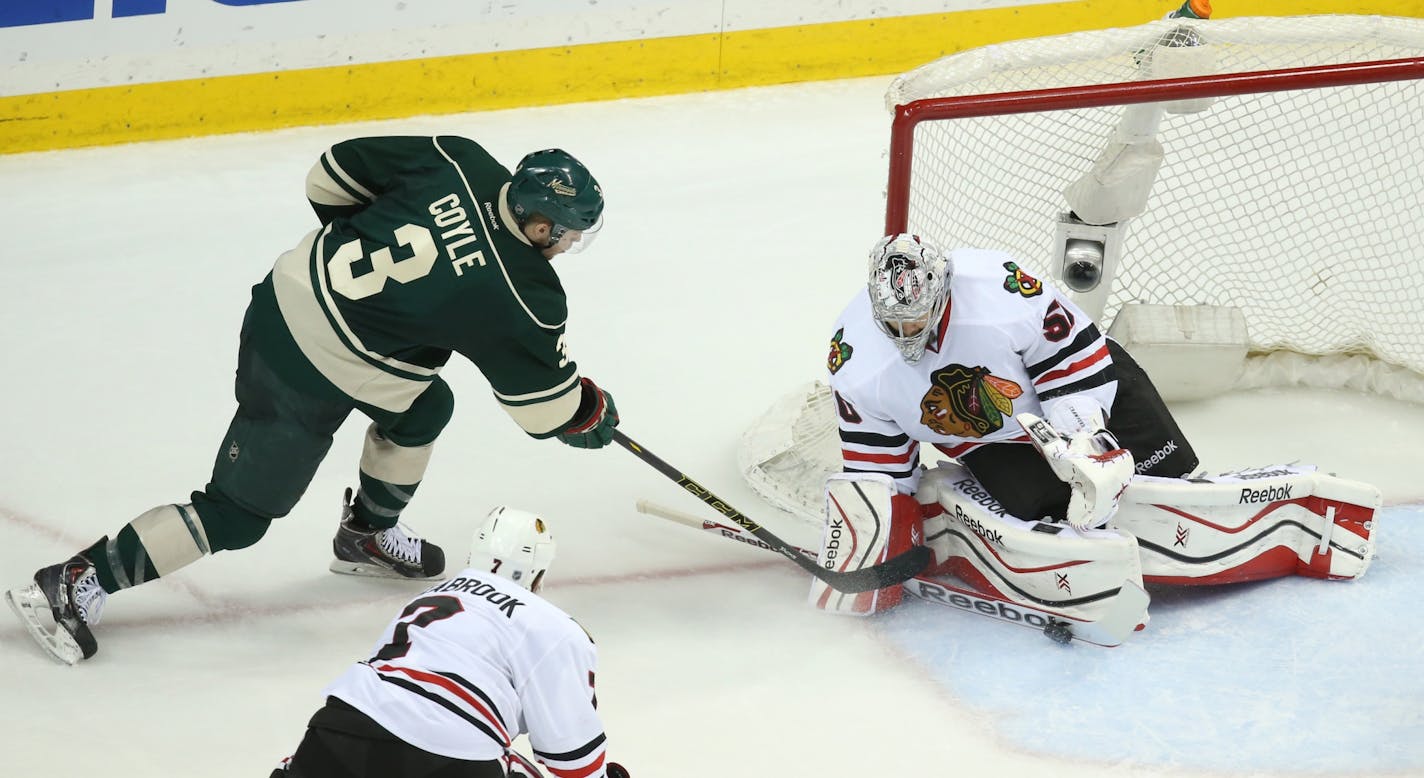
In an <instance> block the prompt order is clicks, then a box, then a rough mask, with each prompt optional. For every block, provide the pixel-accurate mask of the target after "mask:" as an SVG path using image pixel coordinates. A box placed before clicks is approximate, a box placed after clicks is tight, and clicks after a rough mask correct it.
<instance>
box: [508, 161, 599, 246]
mask: <svg viewBox="0 0 1424 778" xmlns="http://www.w3.org/2000/svg"><path fill="white" fill-rule="evenodd" d="M505 197H506V198H507V200H508V203H509V210H510V212H511V213H513V214H514V218H515V221H517V222H518V223H519V225H520V226H521V227H522V226H524V223H525V222H527V221H528V220H529V219H530V217H533V216H542V217H544V218H545V219H548V220H549V221H551V222H553V223H554V224H553V228H552V230H551V232H550V233H549V243H548V245H546V246H541V247H540V248H550V247H552V246H555V245H557V244H558V243H559V241H561V240H564V239H565V237H566V236H567V234H568V233H569V232H571V231H572V232H574V233H576V235H575V236H573V239H572V240H571V242H570V245H569V247H568V248H567V249H566V251H567V252H568V253H570V254H574V253H577V252H579V251H582V250H583V249H585V248H587V247H588V245H589V244H590V243H592V242H593V237H594V235H596V234H597V233H598V231H599V229H600V228H602V227H603V188H602V187H600V186H599V185H598V182H597V181H596V180H594V178H593V174H592V173H590V172H588V168H586V167H584V166H583V163H582V162H579V161H578V160H577V159H574V157H573V155H572V154H570V153H568V152H567V151H564V150H563V149H544V150H543V151H535V152H533V153H531V154H527V155H525V157H524V159H521V160H519V167H517V168H515V170H514V177H513V178H511V179H510V182H509V190H508V193H507V194H506V195H505Z"/></svg>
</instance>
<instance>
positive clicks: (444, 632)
mask: <svg viewBox="0 0 1424 778" xmlns="http://www.w3.org/2000/svg"><path fill="white" fill-rule="evenodd" d="M554 550H555V546H554V539H553V535H552V534H551V533H550V531H549V528H548V524H547V523H546V522H545V521H544V519H542V518H540V517H538V516H535V515H533V514H531V513H528V512H525V511H520V510H514V509H510V508H505V507H500V508H496V509H495V510H494V511H492V512H491V513H490V515H489V518H488V519H487V520H486V522H485V524H484V525H483V526H482V527H481V528H480V529H479V530H478V532H477V533H476V535H475V542H474V545H473V549H472V551H471V555H470V565H469V567H468V568H466V569H465V570H462V571H460V572H459V573H458V574H456V576H455V577H454V578H452V579H450V580H449V581H446V582H444V583H440V584H437V585H435V586H432V587H430V588H429V589H426V590H425V591H424V592H423V593H421V594H420V595H419V596H417V597H415V598H414V599H412V600H411V601H410V602H408V603H407V604H406V605H405V607H404V608H403V609H402V610H401V612H400V614H399V615H398V616H397V617H396V618H395V620H394V621H392V622H391V623H390V625H389V626H387V627H386V630H385V632H384V633H383V634H382V635H381V637H380V639H379V640H378V641H377V643H376V646H375V649H374V650H373V652H372V654H371V657H370V658H369V659H366V660H363V661H361V662H357V663H356V664H354V665H352V666H351V667H349V668H347V670H346V672H345V673H343V674H342V675H341V676H340V677H338V678H337V679H336V680H335V681H333V682H332V683H331V684H330V685H328V686H327V687H326V689H325V692H326V694H327V701H326V705H325V706H324V707H323V708H321V709H320V710H319V711H317V713H316V715H315V716H313V717H312V719H311V722H310V723H309V724H308V728H307V733H306V736H305V737H304V738H303V740H302V742H301V745H300V746H298V748H297V751H296V753H295V754H293V755H292V756H291V757H290V758H289V759H288V760H286V761H285V762H284V764H283V766H282V767H281V768H279V769H278V770H277V771H275V772H273V774H272V775H273V778H284V777H285V778H294V777H297V776H306V777H308V778H316V777H318V776H321V777H325V776H352V777H353V778H366V777H368V776H369V778H376V777H377V776H389V777H390V778H397V777H399V776H408V777H410V778H415V777H417V776H432V777H434V776H440V777H441V778H444V777H445V776H448V777H449V778H457V777H468V778H503V777H504V776H505V775H511V776H519V775H529V776H538V775H539V772H538V769H537V768H536V767H534V766H533V765H532V764H530V763H529V762H528V761H527V760H525V759H524V758H523V757H521V756H520V755H519V754H517V753H516V752H515V751H514V748H513V741H514V739H515V738H516V737H518V736H519V735H521V734H524V733H528V735H529V743H530V746H531V748H532V749H533V751H534V756H535V758H536V759H537V760H538V761H540V762H542V763H543V764H544V765H545V767H546V768H547V769H548V771H549V773H550V775H552V776H555V777H556V778H600V776H609V778H620V776H621V777H622V778H626V776H627V775H628V773H627V771H626V770H624V769H623V768H622V767H620V766H619V765H617V764H616V763H611V762H607V761H606V755H605V748H604V732H603V724H602V723H601V721H600V720H599V716H598V711H597V699H596V697H595V695H594V672H595V669H596V664H597V651H596V649H595V647H594V644H593V639H592V638H591V637H589V635H588V633H586V632H585V631H584V630H583V628H582V627H581V626H579V624H578V622H576V621H574V620H573V619H572V618H570V617H569V615H568V614H566V613H564V612H563V611H562V610H560V609H559V608H558V607H557V606H555V605H553V604H552V603H550V602H549V601H547V600H545V599H544V598H542V597H540V596H539V595H538V594H537V593H536V592H537V591H538V590H539V588H540V585H541V584H542V583H543V579H544V575H545V573H546V572H547V570H548V567H549V563H550V561H551V560H552V559H553V557H554Z"/></svg>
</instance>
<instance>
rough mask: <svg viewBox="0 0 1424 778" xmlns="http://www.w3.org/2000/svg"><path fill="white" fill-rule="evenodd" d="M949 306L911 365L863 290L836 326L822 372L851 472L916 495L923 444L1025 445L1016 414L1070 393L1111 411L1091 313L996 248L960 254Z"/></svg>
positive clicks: (1045, 407) (1047, 407)
mask: <svg viewBox="0 0 1424 778" xmlns="http://www.w3.org/2000/svg"><path fill="white" fill-rule="evenodd" d="M948 256H949V258H950V260H951V262H952V263H953V268H954V271H953V275H952V277H951V279H950V292H949V304H948V305H947V306H946V308H945V311H944V315H943V316H942V317H941V319H940V321H939V322H938V323H937V325H936V328H935V330H934V332H933V333H932V334H931V336H930V340H929V344H928V346H927V348H926V349H925V354H924V356H923V357H921V358H920V360H919V361H918V362H916V363H914V364H910V363H907V362H905V361H904V359H902V358H901V356H900V353H899V352H898V351H897V350H896V348H895V347H894V345H893V344H892V343H891V341H890V339H889V338H887V337H886V336H885V335H884V334H883V333H882V332H881V331H880V330H879V328H878V327H877V326H876V323H875V321H874V320H873V318H872V315H871V309H870V300H869V295H868V294H867V293H866V292H865V291H862V292H860V293H859V294H857V295H856V297H855V299H854V300H852V301H851V303H850V305H849V306H847V307H846V309H845V311H844V312H843V313H842V314H841V317H840V319H839V320H838V321H837V323H836V330H835V335H834V336H833V337H832V339H831V344H830V354H829V356H828V358H827V364H826V367H827V369H828V370H829V371H830V379H829V380H830V387H831V390H832V391H833V393H834V394H833V399H834V401H835V404H836V414H837V416H838V419H839V422H838V423H839V425H840V437H841V454H842V458H843V459H844V462H845V469H846V470H847V471H850V472H875V473H886V474H888V475H890V476H891V477H892V478H894V479H895V483H896V488H897V489H898V490H899V491H901V492H907V493H913V492H914V490H915V488H916V484H917V480H918V478H919V473H918V469H917V465H918V464H919V444H920V443H922V442H923V443H930V444H932V445H934V446H935V447H936V448H938V449H939V450H940V451H941V452H943V453H944V454H945V455H947V456H950V457H956V458H957V457H960V456H962V455H964V454H967V453H969V452H971V451H973V450H974V449H976V448H978V447H980V446H982V445H984V444H986V443H1002V442H1021V443H1025V444H1027V443H1028V436H1027V434H1026V433H1025V432H1024V431H1023V429H1022V428H1021V427H1020V426H1019V425H1018V424H1017V423H1015V421H1014V415H1015V414H1017V413H1023V412H1028V413H1032V414H1034V415H1036V416H1048V414H1049V412H1050V411H1051V410H1052V407H1053V405H1054V404H1055V403H1056V402H1057V401H1058V400H1060V399H1062V398H1064V397H1067V396H1070V395H1081V396H1086V397H1090V398H1092V399H1093V400H1094V401H1096V402H1097V403H1098V404H1100V405H1102V407H1103V409H1104V410H1105V411H1106V410H1111V408H1112V403H1113V400H1114V399H1115V397H1116V394H1117V380H1116V377H1115V373H1114V370H1113V364H1112V358H1111V357H1110V356H1109V355H1108V348H1107V340H1106V338H1105V337H1104V336H1103V334H1102V332H1101V331H1099V329H1098V327H1097V325H1096V324H1094V322H1093V320H1092V318H1091V317H1089V316H1088V315H1087V314H1086V313H1084V312H1083V311H1082V310H1081V309H1079V308H1078V307H1077V306H1076V305H1074V304H1073V303H1072V301H1070V300H1069V299H1068V298H1067V297H1066V296H1064V295H1062V294H1060V293H1059V292H1058V291H1057V290H1056V289H1054V288H1053V287H1052V286H1051V285H1049V284H1047V283H1044V282H1042V281H1040V280H1039V279H1037V278H1034V277H1032V276H1030V275H1029V274H1027V273H1026V272H1024V270H1023V269H1022V268H1020V267H1019V266H1018V264H1017V262H1016V261H1015V260H1014V258H1013V257H1012V256H1011V255H1009V254H1007V253H1004V252H1001V251H993V250H986V249H968V248H961V249H956V250H954V251H952V252H949V254H948Z"/></svg>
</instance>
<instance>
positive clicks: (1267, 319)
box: [738, 15, 1424, 525]
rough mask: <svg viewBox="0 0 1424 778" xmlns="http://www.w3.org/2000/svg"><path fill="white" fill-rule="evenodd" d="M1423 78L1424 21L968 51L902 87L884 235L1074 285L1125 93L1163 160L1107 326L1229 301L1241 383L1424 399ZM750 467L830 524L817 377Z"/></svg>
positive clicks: (1127, 231)
mask: <svg viewBox="0 0 1424 778" xmlns="http://www.w3.org/2000/svg"><path fill="white" fill-rule="evenodd" d="M1183 36H1186V37H1187V38H1189V39H1190V42H1189V43H1187V44H1186V45H1188V46H1192V45H1200V46H1204V47H1208V48H1204V49H1202V51H1209V54H1210V56H1209V57H1208V58H1206V59H1205V60H1202V59H1197V60H1195V62H1196V63H1198V65H1197V66H1198V67H1199V68H1200V67H1201V65H1200V63H1201V62H1203V61H1206V62H1207V63H1208V64H1209V72H1198V73H1195V74H1192V75H1185V76H1184V75H1181V74H1180V73H1170V72H1169V73H1167V74H1166V75H1170V76H1172V77H1170V78H1164V73H1163V72H1162V69H1161V68H1159V70H1158V71H1157V72H1153V67H1152V66H1153V59H1154V57H1153V53H1154V52H1157V51H1162V50H1163V48H1164V47H1173V46H1180V45H1181V41H1182V39H1183ZM1172 41H1176V42H1175V43H1174V42H1172ZM1160 61H1161V62H1170V61H1171V59H1170V58H1166V57H1163V58H1161V60H1160ZM1421 79H1424V20H1420V19H1410V18H1393V17H1381V16H1348V15H1333V16H1303V17H1273V18H1265V17H1260V18H1236V19H1226V20H1211V21H1206V20H1186V19H1172V20H1162V21H1157V22H1153V23H1151V24H1146V25H1141V26H1138V27H1132V28H1124V29H1110V30H1096V31H1090V32H1081V33H1073V34H1069V35H1059V36H1052V37H1047V38H1039V39H1033V40H1021V41H1011V42H1007V43H1003V44H999V45H994V46H987V47H983V48H979V49H974V50H970V51H965V52H962V53H959V54H954V55H951V56H948V57H945V58H943V59H940V60H937V61H935V62H932V63H930V64H928V65H925V66H923V67H920V68H918V69H916V70H913V71H911V72H909V73H906V74H904V75H902V76H900V77H899V78H897V79H895V80H894V82H893V83H892V84H891V86H890V89H889V92H888V94H887V96H886V103H887V106H888V107H889V108H890V109H891V110H892V112H893V113H894V114H895V121H894V127H893V129H892V138H891V146H890V176H889V184H888V187H887V206H886V230H885V231H886V234H890V233H893V232H901V231H908V232H914V233H916V234H919V235H923V236H926V237H928V238H930V239H932V240H934V241H935V242H937V243H938V244H939V245H942V246H947V247H953V246H979V247H988V248H997V249H1003V250H1007V251H1009V252H1011V253H1013V254H1014V255H1015V256H1016V257H1018V258H1020V260H1021V261H1023V263H1024V264H1025V265H1026V266H1027V269H1028V270H1029V272H1036V273H1039V274H1042V275H1045V276H1049V277H1052V278H1054V279H1055V280H1057V281H1058V282H1059V283H1060V286H1063V287H1064V288H1065V291H1066V289H1067V287H1066V285H1064V284H1062V278H1061V273H1060V272H1058V268H1057V267H1055V264H1056V263H1057V258H1058V257H1059V256H1061V250H1062V245H1061V243H1062V240H1063V236H1062V235H1061V234H1055V223H1056V222H1057V221H1058V220H1060V219H1061V218H1062V214H1063V213H1064V212H1066V211H1067V210H1068V206H1067V204H1066V201H1065V196H1064V190H1065V188H1067V187H1068V185H1069V184H1070V183H1072V182H1073V181H1074V180H1076V179H1078V178H1081V177H1083V176H1084V174H1085V173H1087V172H1088V171H1089V170H1090V169H1091V168H1093V165H1094V161H1095V159H1097V158H1098V156H1099V154H1101V153H1102V151H1103V149H1104V147H1105V146H1106V144H1107V142H1108V141H1109V139H1111V138H1113V137H1114V134H1115V133H1120V132H1121V127H1122V126H1123V125H1125V124H1127V122H1126V121H1124V117H1125V116H1126V115H1127V113H1126V112H1127V110H1128V108H1127V106H1138V105H1148V106H1161V107H1163V108H1164V109H1165V110H1163V111H1160V112H1158V113H1157V114H1156V116H1155V117H1154V119H1155V122H1156V123H1155V125H1154V126H1152V127H1151V132H1152V134H1153V137H1154V138H1155V140H1156V141H1158V142H1160V144H1161V146H1162V147H1163V150H1164V152H1163V153H1164V160H1163V162H1162V163H1161V168H1160V171H1159V172H1158V173H1157V175H1156V180H1155V183H1153V184H1152V186H1151V189H1150V194H1149V196H1148V199H1147V201H1146V205H1145V208H1144V209H1143V210H1142V211H1141V212H1140V213H1138V214H1135V215H1132V216H1131V218H1125V219H1123V220H1122V233H1121V235H1120V243H1119V245H1118V246H1117V247H1116V249H1115V251H1116V253H1117V254H1118V258H1117V259H1118V264H1117V267H1116V269H1115V272H1114V273H1111V274H1108V273H1105V274H1104V281H1103V283H1104V284H1105V285H1107V284H1110V286H1106V287H1105V288H1106V289H1107V293H1106V295H1105V297H1101V298H1100V301H1099V302H1098V304H1097V305H1096V306H1094V305H1086V304H1085V308H1086V309H1087V310H1089V311H1090V312H1092V313H1094V314H1095V315H1098V316H1099V323H1100V324H1101V325H1102V326H1104V327H1106V326H1107V325H1109V324H1110V323H1112V322H1113V320H1114V318H1115V317H1116V316H1117V315H1118V313H1119V312H1120V311H1122V309H1123V308H1124V306H1128V309H1129V310H1133V308H1132V306H1133V304H1146V305H1147V306H1151V305H1155V306H1172V307H1171V308H1167V309H1166V310H1169V311H1171V310H1176V311H1179V312H1180V311H1185V312H1188V313H1190V312H1191V311H1193V310H1199V309H1212V310H1218V309H1219V310H1230V311H1232V312H1233V315H1235V316H1236V317H1237V318H1238V319H1240V320H1241V322H1242V323H1244V330H1245V331H1244V332H1241V333H1240V337H1241V339H1242V344H1241V346H1242V349H1241V351H1242V355H1243V356H1245V360H1244V362H1243V363H1241V365H1240V372H1239V377H1236V380H1235V382H1234V388H1254V387H1261V386H1272V385H1274V386H1279V385H1309V386H1322V387H1329V388H1354V389H1360V390H1364V391H1370V392H1375V393H1378V394H1382V395H1386V396H1390V397H1395V398H1398V399H1403V400H1409V401H1414V402H1424V293H1422V292H1421V291H1420V290H1421V289H1422V288H1424V286H1421V284H1420V282H1419V279H1418V278H1417V274H1418V273H1419V272H1420V271H1421V270H1424V234H1421V233H1424V228H1421V222H1424V220H1421V217H1420V216H1419V214H1420V213H1421V211H1420V208H1421V203H1424V176H1421V175H1420V173H1419V169H1420V166H1421V163H1424V160H1421V159H1420V157H1421V155H1424V81H1421ZM1203 105H1207V107H1206V108H1205V110H1200V109H1201V107H1202V106H1203ZM1100 294H1101V292H1100ZM1073 296H1074V297H1075V298H1078V300H1079V302H1080V303H1081V302H1083V300H1082V295H1079V294H1077V293H1073ZM1141 310H1147V307H1146V306H1144V308H1143V309H1141ZM1238 311H1239V313H1235V312H1238ZM1122 318H1123V319H1124V320H1126V319H1127V318H1128V317H1126V316H1123V317H1122ZM1139 361H1142V360H1139ZM1144 365H1145V366H1148V365H1146V363H1145V362H1144ZM1148 368H1149V372H1151V367H1150V366H1148ZM1160 381H1161V379H1160V378H1159V383H1160ZM738 464H739V466H740V468H741V470H742V473H743V476H744V477H745V478H746V480H747V481H748V483H749V484H750V485H751V486H752V488H753V489H754V490H755V491H756V492H757V493H758V494H760V495H761V496H762V497H763V498H765V499H766V500H767V501H769V502H770V503H772V504H773V505H774V506H776V507H777V508H780V509H782V510H784V511H787V512H789V513H791V514H793V515H795V516H797V517H799V518H801V519H804V520H806V521H809V522H812V523H815V524H818V525H819V524H820V523H821V520H822V519H821V509H820V504H821V499H822V497H821V495H822V485H823V483H824V480H825V477H826V476H827V475H829V474H830V473H833V472H838V471H839V470H840V469H841V460H840V442H839V438H838V435H837V430H836V424H835V416H834V410H833V408H832V402H831V398H830V393H829V391H828V389H827V388H826V386H825V384H824V383H822V382H820V381H814V382H811V383H808V384H807V385H805V386H803V387H801V388H799V389H797V390H795V391H793V392H791V393H789V394H787V395H786V396H784V397H782V398H781V399H780V400H778V401H777V402H776V403H775V404H774V405H773V406H772V407H771V408H770V409H769V410H768V411H767V412H766V413H764V414H763V415H762V416H761V417H760V418H759V419H758V421H757V422H756V423H754V424H753V426H752V427H751V428H750V429H749V430H748V431H747V432H746V434H745V435H744V436H743V439H742V441H741V444H740V446H739V449H738Z"/></svg>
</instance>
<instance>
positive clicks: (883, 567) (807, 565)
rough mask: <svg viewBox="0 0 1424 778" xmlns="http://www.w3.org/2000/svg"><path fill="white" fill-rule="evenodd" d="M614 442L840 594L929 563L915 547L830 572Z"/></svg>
mask: <svg viewBox="0 0 1424 778" xmlns="http://www.w3.org/2000/svg"><path fill="white" fill-rule="evenodd" d="M613 439H614V440H615V441H617V443H618V445H620V446H622V447H623V448H626V449H628V451H629V452H630V453H632V454H633V455H634V456H636V457H637V458H639V459H641V460H643V461H644V462H647V463H648V464H649V465H652V466H653V469H655V470H657V471H658V472H659V473H662V474H663V475H665V476H667V477H668V478H669V479H671V480H672V481H674V482H676V483H677V485H678V486H681V487H682V488H683V489H685V490H687V491H688V492H689V493H690V494H692V496H694V497H696V498H697V499H699V500H701V501H703V502H705V503H707V504H708V505H710V506H712V508H713V510H715V511H717V512H718V513H720V514H722V515H723V516H725V517H727V518H728V519H730V520H731V521H733V522H734V523H736V525H737V526H738V527H741V528H742V529H743V530H745V531H746V532H748V533H750V534H751V535H752V536H753V537H755V538H757V539H758V540H760V541H761V542H763V543H765V544H766V545H767V546H768V547H769V548H770V550H772V551H775V552H777V553H778V554H781V555H782V556H784V557H786V558H787V559H790V560H791V561H792V562H795V563H796V564H798V565H800V566H801V568H802V569H803V570H805V571H806V572H808V573H810V574H811V575H814V576H816V577H817V578H819V579H821V580H822V581H824V582H825V583H826V585H827V586H830V587H831V588H833V589H836V590H837V591H842V592H846V593H847V594H858V593H860V592H869V591H874V590H876V589H884V588H885V587H887V586H894V585H895V584H899V583H904V582H905V581H908V580H910V579H911V578H913V577H914V576H916V575H918V574H919V573H921V572H923V571H924V569H925V568H926V567H928V566H929V563H930V556H931V555H930V550H929V549H928V548H926V547H925V546H915V547H914V548H912V549H910V550H909V551H906V552H905V553H903V554H900V555H899V556H895V557H891V558H890V559H887V560H885V561H884V562H881V563H880V564H878V565H872V566H870V567H862V568H861V569H859V570H848V571H846V572H836V571H834V570H827V569H825V568H823V567H821V566H820V565H818V564H816V560H814V559H807V558H806V557H805V556H804V555H802V554H801V553H800V551H799V550H798V549H797V548H796V547H795V546H791V545H788V544H787V543H786V541H784V540H782V539H781V538H779V537H777V536H776V535H775V534H773V533H772V531H771V530H769V529H767V528H766V527H763V526H761V525H760V524H757V523H756V522H754V521H752V520H751V519H749V518H747V517H746V515H744V514H743V513H742V512H741V511H739V510H737V509H736V508H733V507H732V506H731V505H729V504H728V503H727V502H726V501H725V500H723V499H722V498H720V497H718V496H717V495H715V494H713V493H712V491H711V490H709V489H708V488H707V487H705V486H703V485H702V484H699V483H697V482H696V481H694V480H692V479H691V478H689V477H688V476H687V474H685V473H683V472H681V471H680V470H678V469H677V468H675V467H673V466H672V465H669V464H668V463H667V462H664V461H663V460H661V459H659V458H658V456H657V455H656V454H654V453H653V452H651V451H649V450H647V449H645V448H643V447H642V446H641V445H639V444H638V443H637V442H635V441H634V440H633V439H632V438H629V437H628V436H627V435H624V434H623V433H622V432H621V431H619V430H617V429H614V430H613Z"/></svg>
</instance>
